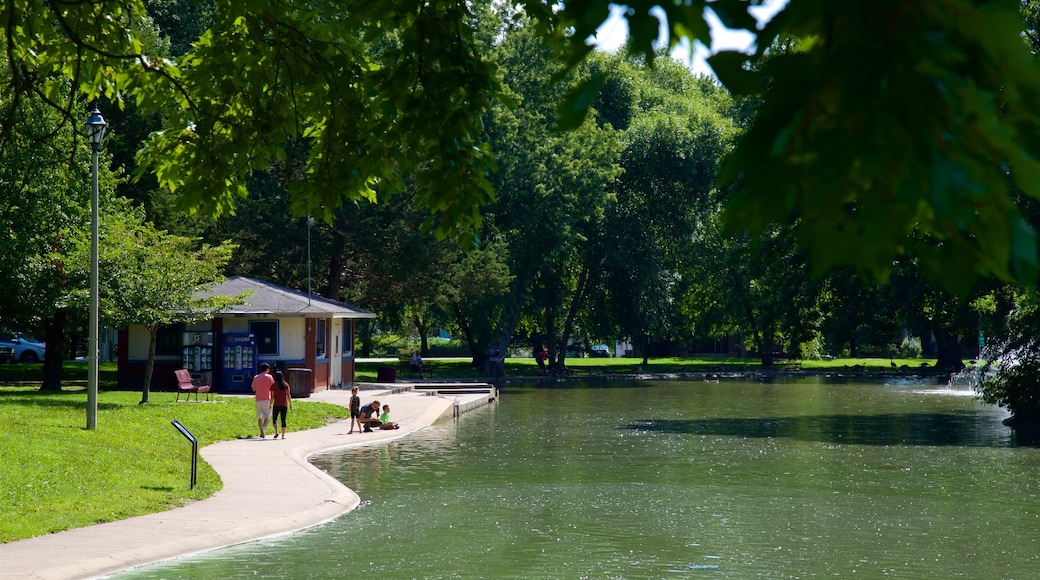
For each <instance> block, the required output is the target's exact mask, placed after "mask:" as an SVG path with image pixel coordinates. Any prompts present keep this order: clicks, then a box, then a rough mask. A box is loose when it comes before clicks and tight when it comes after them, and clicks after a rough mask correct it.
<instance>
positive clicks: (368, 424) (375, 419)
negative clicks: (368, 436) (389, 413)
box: [358, 401, 382, 433]
mask: <svg viewBox="0 0 1040 580" xmlns="http://www.w3.org/2000/svg"><path fill="white" fill-rule="evenodd" d="M358 423H361V424H362V425H364V426H365V429H364V432H365V433H371V432H372V428H373V427H379V426H380V425H382V422H381V421H380V420H379V401H372V402H371V403H369V404H368V405H365V406H364V407H361V416H360V417H358Z"/></svg>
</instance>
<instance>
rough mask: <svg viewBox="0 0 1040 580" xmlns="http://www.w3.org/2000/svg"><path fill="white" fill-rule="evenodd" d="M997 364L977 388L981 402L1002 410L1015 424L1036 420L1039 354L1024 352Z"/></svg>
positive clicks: (1039, 402) (1039, 393)
mask: <svg viewBox="0 0 1040 580" xmlns="http://www.w3.org/2000/svg"><path fill="white" fill-rule="evenodd" d="M1019 354H1020V355H1021V356H1020V358H1017V359H1015V360H1009V361H1007V362H1005V364H1003V365H1001V366H1000V367H999V368H998V369H997V372H996V373H994V374H993V375H991V376H989V377H988V378H986V379H984V380H983V382H982V384H981V385H980V386H979V392H980V394H981V395H982V400H983V401H984V402H986V403H990V404H993V405H999V406H1001V407H1004V408H1005V409H1007V410H1008V411H1010V412H1011V414H1012V415H1014V418H1015V419H1016V420H1019V421H1032V422H1036V421H1040V389H1038V388H1037V377H1040V353H1037V352H1036V351H1035V350H1033V351H1025V352H1021V353H1019Z"/></svg>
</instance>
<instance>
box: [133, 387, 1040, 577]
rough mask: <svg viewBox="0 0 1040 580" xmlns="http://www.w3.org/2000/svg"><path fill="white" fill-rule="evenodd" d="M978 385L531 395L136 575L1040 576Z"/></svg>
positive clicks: (1019, 489)
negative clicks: (231, 537)
mask: <svg viewBox="0 0 1040 580" xmlns="http://www.w3.org/2000/svg"><path fill="white" fill-rule="evenodd" d="M1005 417H1006V413H1004V412H1003V411H1001V410H1000V409H997V408H995V407H991V406H987V405H983V404H981V403H978V402H977V401H975V399H974V398H973V397H972V396H971V393H970V392H969V391H964V390H949V389H946V388H943V387H936V386H929V385H922V384H914V383H906V384H889V385H886V384H863V383H851V382H849V383H847V382H843V381H833V380H829V379H826V378H810V379H790V380H777V381H774V382H745V381H726V380H723V381H722V382H719V383H714V382H693V381H630V382H629V381H625V382H620V381H612V382H604V383H598V384H577V383H567V384H563V385H554V386H553V387H548V388H546V387H543V388H539V387H537V386H534V385H529V386H524V387H510V388H508V389H507V390H505V391H504V392H503V394H502V397H501V398H500V400H499V403H497V404H496V405H494V406H491V407H487V408H484V409H480V410H477V411H474V412H472V413H469V414H467V415H464V416H463V417H462V418H461V419H460V420H457V421H448V422H443V423H439V424H437V425H435V426H433V427H432V428H430V429H427V430H424V431H422V432H419V433H417V434H415V435H412V436H410V437H407V438H404V439H401V440H397V441H394V442H391V443H389V444H383V445H379V446H373V447H364V448H356V449H350V450H342V451H338V452H336V453H330V454H324V455H320V456H317V457H316V458H315V463H316V464H317V465H318V466H319V467H322V468H324V469H326V470H328V471H329V472H330V473H332V474H333V475H335V476H336V477H338V478H339V479H341V480H342V481H343V482H344V483H346V484H347V485H348V486H350V487H351V488H353V489H355V490H356V491H357V492H358V493H359V494H360V496H361V498H362V507H361V508H359V509H357V510H355V511H353V512H351V513H348V514H346V515H344V516H342V517H340V518H338V519H337V520H335V521H333V522H330V523H328V524H325V525H323V526H319V527H317V528H313V529H310V530H306V531H303V532H299V533H296V534H292V535H289V536H284V537H279V538H274V539H270V540H266V541H262V542H255V543H251V544H246V545H243V546H238V547H234V548H229V549H225V550H219V551H216V552H212V553H209V554H204V555H200V556H196V557H192V558H186V559H180V560H175V561H173V562H170V563H167V564H162V565H156V566H152V567H148V568H143V569H140V570H135V571H131V572H129V573H125V574H123V575H121V576H119V577H120V578H184V577H192V578H288V577H292V578H342V577H346V576H348V575H353V574H356V573H362V574H364V575H374V576H376V577H386V578H535V577H541V578H677V579H681V578H705V577H707V578H713V577H722V576H725V577H731V578H753V577H760V578H807V577H824V576H840V577H845V576H850V575H852V574H858V575H861V576H865V577H881V576H892V577H901V578H924V577H931V578H940V577H942V578H947V577H955V576H963V577H975V578H978V577H986V578H1025V577H1033V576H1035V574H1036V570H1037V569H1038V567H1040V501H1038V500H1040V448H1038V447H1037V446H1036V444H1035V442H1033V441H1022V440H1020V439H1016V436H1015V435H1014V433H1013V432H1012V431H1011V430H1010V429H1008V428H1007V427H1005V426H1004V425H1002V424H1001V420H1002V419H1004V418H1005Z"/></svg>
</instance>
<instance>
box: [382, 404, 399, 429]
mask: <svg viewBox="0 0 1040 580" xmlns="http://www.w3.org/2000/svg"><path fill="white" fill-rule="evenodd" d="M379 422H380V423H382V425H380V426H379V428H380V429H400V428H401V427H400V426H399V425H398V424H397V423H394V422H393V421H391V420H390V405H383V414H382V415H380V416H379Z"/></svg>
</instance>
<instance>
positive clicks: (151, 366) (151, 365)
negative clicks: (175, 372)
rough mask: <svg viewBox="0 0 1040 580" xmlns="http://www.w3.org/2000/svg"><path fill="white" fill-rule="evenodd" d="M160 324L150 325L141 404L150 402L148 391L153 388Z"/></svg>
mask: <svg viewBox="0 0 1040 580" xmlns="http://www.w3.org/2000/svg"><path fill="white" fill-rule="evenodd" d="M158 331H159V327H158V326H149V327H148V362H147V363H146V364H145V365H144V387H143V388H142V389H141V403H140V404H141V405H143V404H145V403H147V402H148V393H149V392H150V391H151V390H152V371H153V370H155V334H156V333H157V332H158Z"/></svg>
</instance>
